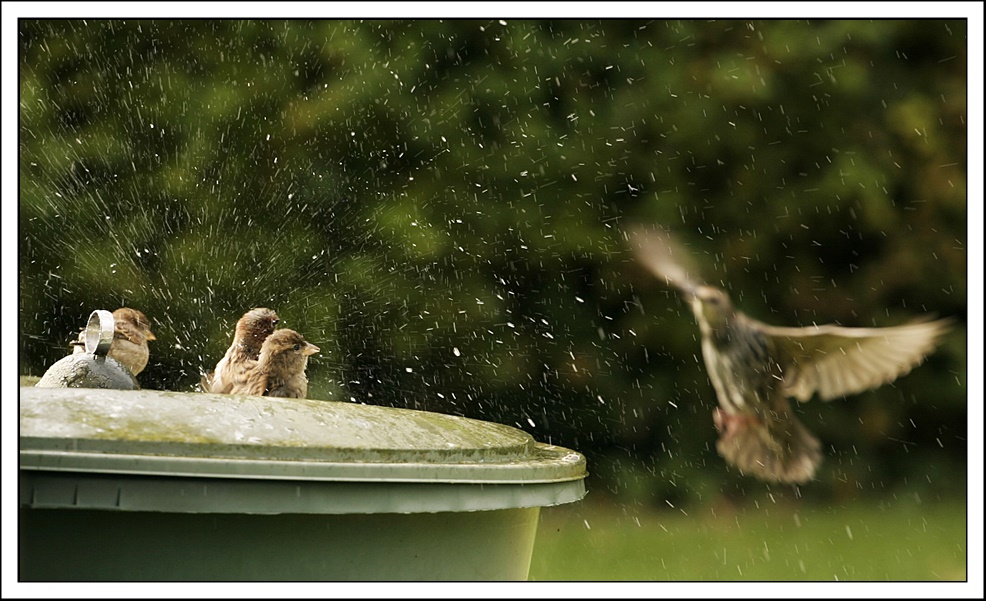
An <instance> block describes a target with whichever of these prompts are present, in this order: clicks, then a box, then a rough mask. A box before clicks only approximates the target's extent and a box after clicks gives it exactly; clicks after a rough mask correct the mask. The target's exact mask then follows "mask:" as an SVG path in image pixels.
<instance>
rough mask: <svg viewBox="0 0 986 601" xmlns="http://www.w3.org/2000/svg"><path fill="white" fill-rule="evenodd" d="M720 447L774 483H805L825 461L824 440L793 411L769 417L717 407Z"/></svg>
mask: <svg viewBox="0 0 986 601" xmlns="http://www.w3.org/2000/svg"><path fill="white" fill-rule="evenodd" d="M713 418H714V420H715V423H716V428H717V429H718V430H719V440H718V441H717V442H716V449H717V450H718V451H719V454H720V455H722V457H723V458H724V459H725V460H726V461H727V462H729V463H730V464H731V465H733V466H734V467H736V468H738V469H739V470H740V471H742V472H743V473H745V474H749V475H752V476H755V477H757V478H760V479H761V480H767V481H771V482H782V483H804V482H807V481H808V480H811V478H812V477H813V476H814V475H815V470H816V469H817V468H818V466H819V464H821V462H822V452H821V443H819V442H818V439H817V438H815V437H814V436H813V435H812V433H811V432H809V431H808V429H807V428H805V427H804V425H802V424H801V422H799V421H798V419H797V418H796V417H795V416H794V415H793V414H792V413H790V412H787V411H785V412H784V413H780V414H779V413H771V414H770V415H768V416H762V415H750V414H738V413H737V414H731V413H726V412H725V411H723V410H722V409H716V411H715V413H714V415H713Z"/></svg>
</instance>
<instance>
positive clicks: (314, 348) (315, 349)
mask: <svg viewBox="0 0 986 601" xmlns="http://www.w3.org/2000/svg"><path fill="white" fill-rule="evenodd" d="M320 350H322V349H320V348H318V347H317V346H315V345H314V344H311V343H309V344H308V346H306V347H305V348H304V349H302V350H301V354H303V355H304V356H306V357H307V356H309V355H314V354H315V353H317V352H318V351H320Z"/></svg>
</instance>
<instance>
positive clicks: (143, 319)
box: [71, 307, 157, 376]
mask: <svg viewBox="0 0 986 601" xmlns="http://www.w3.org/2000/svg"><path fill="white" fill-rule="evenodd" d="M113 321H114V326H113V329H114V331H113V342H112V344H111V345H110V351H109V356H110V357H112V358H114V359H116V360H117V361H119V362H120V363H121V364H123V366H124V367H126V368H127V369H128V370H130V373H132V374H133V375H135V376H136V375H137V374H139V373H140V372H142V371H144V368H145V367H147V361H148V359H149V358H150V349H148V347H147V342H148V341H150V340H157V337H156V336H155V335H154V333H153V332H151V322H150V320H149V319H147V316H146V315H144V314H143V313H142V312H140V311H138V310H137V309H131V308H129V307H121V308H119V309H117V310H116V311H113ZM71 345H72V354H75V355H77V354H79V353H84V352H86V331H85V330H82V331H81V332H79V335H78V337H77V338H76V339H75V340H73V341H72V342H71Z"/></svg>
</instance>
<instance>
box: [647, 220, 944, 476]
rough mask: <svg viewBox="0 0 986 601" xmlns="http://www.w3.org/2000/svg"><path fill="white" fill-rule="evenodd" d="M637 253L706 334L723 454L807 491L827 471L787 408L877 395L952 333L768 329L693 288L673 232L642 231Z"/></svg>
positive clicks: (713, 291)
mask: <svg viewBox="0 0 986 601" xmlns="http://www.w3.org/2000/svg"><path fill="white" fill-rule="evenodd" d="M629 240H630V245H631V247H632V248H633V250H634V252H635V253H636V256H637V257H638V259H639V260H640V262H641V263H642V264H643V265H644V266H645V267H646V268H647V269H648V270H650V271H651V272H652V273H653V274H654V275H656V276H657V277H659V278H662V279H664V280H665V281H666V282H667V283H668V284H670V285H672V286H674V287H676V288H677V289H678V290H679V291H681V293H682V294H683V295H684V297H685V298H686V299H687V301H688V304H689V306H690V307H691V309H692V313H694V315H695V320H696V321H697V322H698V326H699V329H700V330H701V334H702V356H703V358H704V359H705V366H706V369H707V370H708V373H709V379H710V380H712V386H713V388H715V391H716V396H717V397H718V399H719V407H718V408H717V409H716V410H715V411H714V413H713V421H714V423H715V426H716V429H717V430H718V432H719V440H718V441H717V442H716V449H717V450H718V451H719V454H720V455H722V456H723V457H724V458H725V459H726V461H727V462H728V463H730V464H732V465H733V466H735V467H737V468H739V469H740V471H741V472H743V473H746V474H750V475H753V476H756V477H758V478H760V479H762V480H767V481H776V482H785V483H801V482H807V481H808V480H810V479H811V478H812V477H813V476H814V474H815V470H816V469H817V468H818V466H819V464H820V463H821V461H822V453H821V444H820V443H819V441H818V439H817V438H815V437H814V436H813V435H812V434H811V432H809V431H808V429H807V428H805V427H804V426H803V425H802V424H801V422H800V421H798V419H797V417H796V416H795V415H794V413H793V412H792V410H791V405H790V403H789V402H788V398H795V399H797V400H799V401H807V400H809V399H811V398H812V396H813V395H815V394H816V393H817V394H818V396H819V398H821V399H822V400H829V399H832V398H835V397H840V396H844V395H848V394H853V393H857V392H862V391H864V390H867V389H870V388H875V387H877V386H880V385H882V384H886V383H887V382H892V381H893V380H895V379H896V378H898V377H900V376H902V375H904V374H906V373H907V372H909V371H911V369H913V368H914V367H916V366H917V365H918V364H920V363H921V362H922V361H923V360H924V359H925V357H926V356H927V355H928V354H930V353H931V352H932V351H933V350H934V348H935V345H936V344H937V343H938V341H939V338H940V337H941V336H942V335H943V334H944V333H946V332H947V331H948V329H949V327H950V325H951V320H949V319H938V320H931V319H927V318H924V319H918V320H915V321H912V322H910V323H907V324H904V325H899V326H892V327H885V328H847V327H841V326H836V325H822V326H808V327H803V328H789V327H778V326H772V325H768V324H766V323H763V322H760V321H757V320H755V319H753V318H751V317H748V316H746V315H744V314H743V313H742V312H741V311H739V310H738V309H736V308H735V307H734V306H733V304H732V302H731V301H730V299H729V297H728V296H727V295H726V293H725V292H724V291H722V290H720V289H718V288H715V287H713V286H708V285H705V284H702V283H699V282H697V281H696V280H694V279H692V277H691V275H690V271H691V270H689V269H687V268H686V267H685V263H686V262H685V258H686V257H685V254H684V252H683V251H682V250H681V248H680V247H679V246H678V245H677V244H676V243H675V241H674V240H673V239H672V238H671V236H670V235H669V234H668V233H666V232H660V231H656V230H654V229H645V228H638V229H634V230H631V231H630V232H629Z"/></svg>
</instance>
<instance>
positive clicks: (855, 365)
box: [762, 319, 952, 401]
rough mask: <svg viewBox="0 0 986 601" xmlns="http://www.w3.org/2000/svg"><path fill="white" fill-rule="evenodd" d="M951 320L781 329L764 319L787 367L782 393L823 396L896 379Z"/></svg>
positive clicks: (925, 352)
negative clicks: (863, 326)
mask: <svg viewBox="0 0 986 601" xmlns="http://www.w3.org/2000/svg"><path fill="white" fill-rule="evenodd" d="M951 324H952V321H951V320H950V319H939V320H935V321H928V320H925V321H914V322H911V323H908V324H904V325H900V326H893V327H888V328H844V327H840V326H834V325H824V326H809V327H806V328H781V327H776V326H770V325H767V324H763V325H762V327H763V329H764V331H765V332H766V333H767V334H768V335H769V336H770V337H771V339H772V340H773V342H774V345H775V348H776V349H777V351H776V352H777V353H778V360H779V361H780V362H781V365H782V366H783V369H784V393H785V394H786V395H787V396H791V397H794V398H796V399H798V400H799V401H807V400H808V399H810V398H811V396H812V394H814V393H815V392H817V393H818V396H819V397H821V398H822V399H824V400H828V399H832V398H835V397H838V396H844V395H847V394H852V393H856V392H862V391H864V390H868V389H870V388H875V387H877V386H880V385H881V384H886V383H887V382H892V381H893V380H895V379H897V378H898V377H900V376H902V375H904V374H906V373H907V372H909V371H911V369H913V368H914V367H916V366H917V365H919V364H920V363H921V362H922V361H924V359H925V357H927V356H928V355H929V354H930V353H931V352H932V351H933V350H934V348H935V345H937V343H938V339H939V338H940V337H941V336H942V335H943V334H944V333H945V332H947V331H948V330H949V328H950V327H951Z"/></svg>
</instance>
